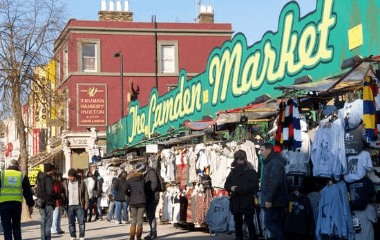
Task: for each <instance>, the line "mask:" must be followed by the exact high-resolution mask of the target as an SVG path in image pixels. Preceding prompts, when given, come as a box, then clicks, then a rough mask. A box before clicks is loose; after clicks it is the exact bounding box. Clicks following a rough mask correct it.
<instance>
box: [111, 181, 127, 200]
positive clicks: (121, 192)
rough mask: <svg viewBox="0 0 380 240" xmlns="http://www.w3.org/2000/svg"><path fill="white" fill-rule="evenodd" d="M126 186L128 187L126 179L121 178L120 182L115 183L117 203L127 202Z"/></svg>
mask: <svg viewBox="0 0 380 240" xmlns="http://www.w3.org/2000/svg"><path fill="white" fill-rule="evenodd" d="M126 185H127V179H125V178H119V179H118V181H117V182H116V183H115V189H114V190H115V191H116V192H117V193H116V197H115V201H116V202H125V201H126V198H125V188H126Z"/></svg>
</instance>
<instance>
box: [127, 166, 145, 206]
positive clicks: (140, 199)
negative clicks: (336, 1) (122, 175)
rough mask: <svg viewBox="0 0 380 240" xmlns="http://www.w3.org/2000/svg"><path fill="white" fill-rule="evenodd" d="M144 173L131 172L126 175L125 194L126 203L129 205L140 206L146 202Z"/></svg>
mask: <svg viewBox="0 0 380 240" xmlns="http://www.w3.org/2000/svg"><path fill="white" fill-rule="evenodd" d="M144 182H145V181H144V174H143V173H140V172H136V173H131V174H129V175H128V177H127V182H126V187H125V194H126V195H127V196H128V201H129V202H128V204H129V205H130V206H131V207H142V206H145V204H146V195H145V184H144Z"/></svg>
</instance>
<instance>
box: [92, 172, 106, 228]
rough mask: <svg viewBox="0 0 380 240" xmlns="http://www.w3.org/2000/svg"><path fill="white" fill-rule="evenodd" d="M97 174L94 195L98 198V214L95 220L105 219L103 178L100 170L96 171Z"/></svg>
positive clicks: (95, 174)
mask: <svg viewBox="0 0 380 240" xmlns="http://www.w3.org/2000/svg"><path fill="white" fill-rule="evenodd" d="M94 176H95V189H96V191H94V197H95V198H96V216H95V219H94V221H96V220H100V221H103V212H102V205H101V203H102V197H103V182H104V180H103V178H102V176H100V174H99V172H98V170H96V171H95V173H94Z"/></svg>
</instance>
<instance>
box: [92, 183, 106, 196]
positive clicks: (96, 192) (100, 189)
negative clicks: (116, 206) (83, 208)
mask: <svg viewBox="0 0 380 240" xmlns="http://www.w3.org/2000/svg"><path fill="white" fill-rule="evenodd" d="M103 181H104V180H103V178H97V179H95V188H94V195H93V197H97V198H99V197H101V196H102V195H103Z"/></svg>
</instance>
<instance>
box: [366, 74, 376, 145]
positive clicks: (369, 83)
mask: <svg viewBox="0 0 380 240" xmlns="http://www.w3.org/2000/svg"><path fill="white" fill-rule="evenodd" d="M378 93H379V88H378V86H377V85H376V84H375V83H374V82H373V80H372V78H371V77H366V78H365V81H364V87H363V122H364V128H365V135H366V137H367V139H368V140H369V141H376V140H377V134H378V129H377V124H376V122H377V119H376V107H375V98H374V96H376V95H377V94H378Z"/></svg>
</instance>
